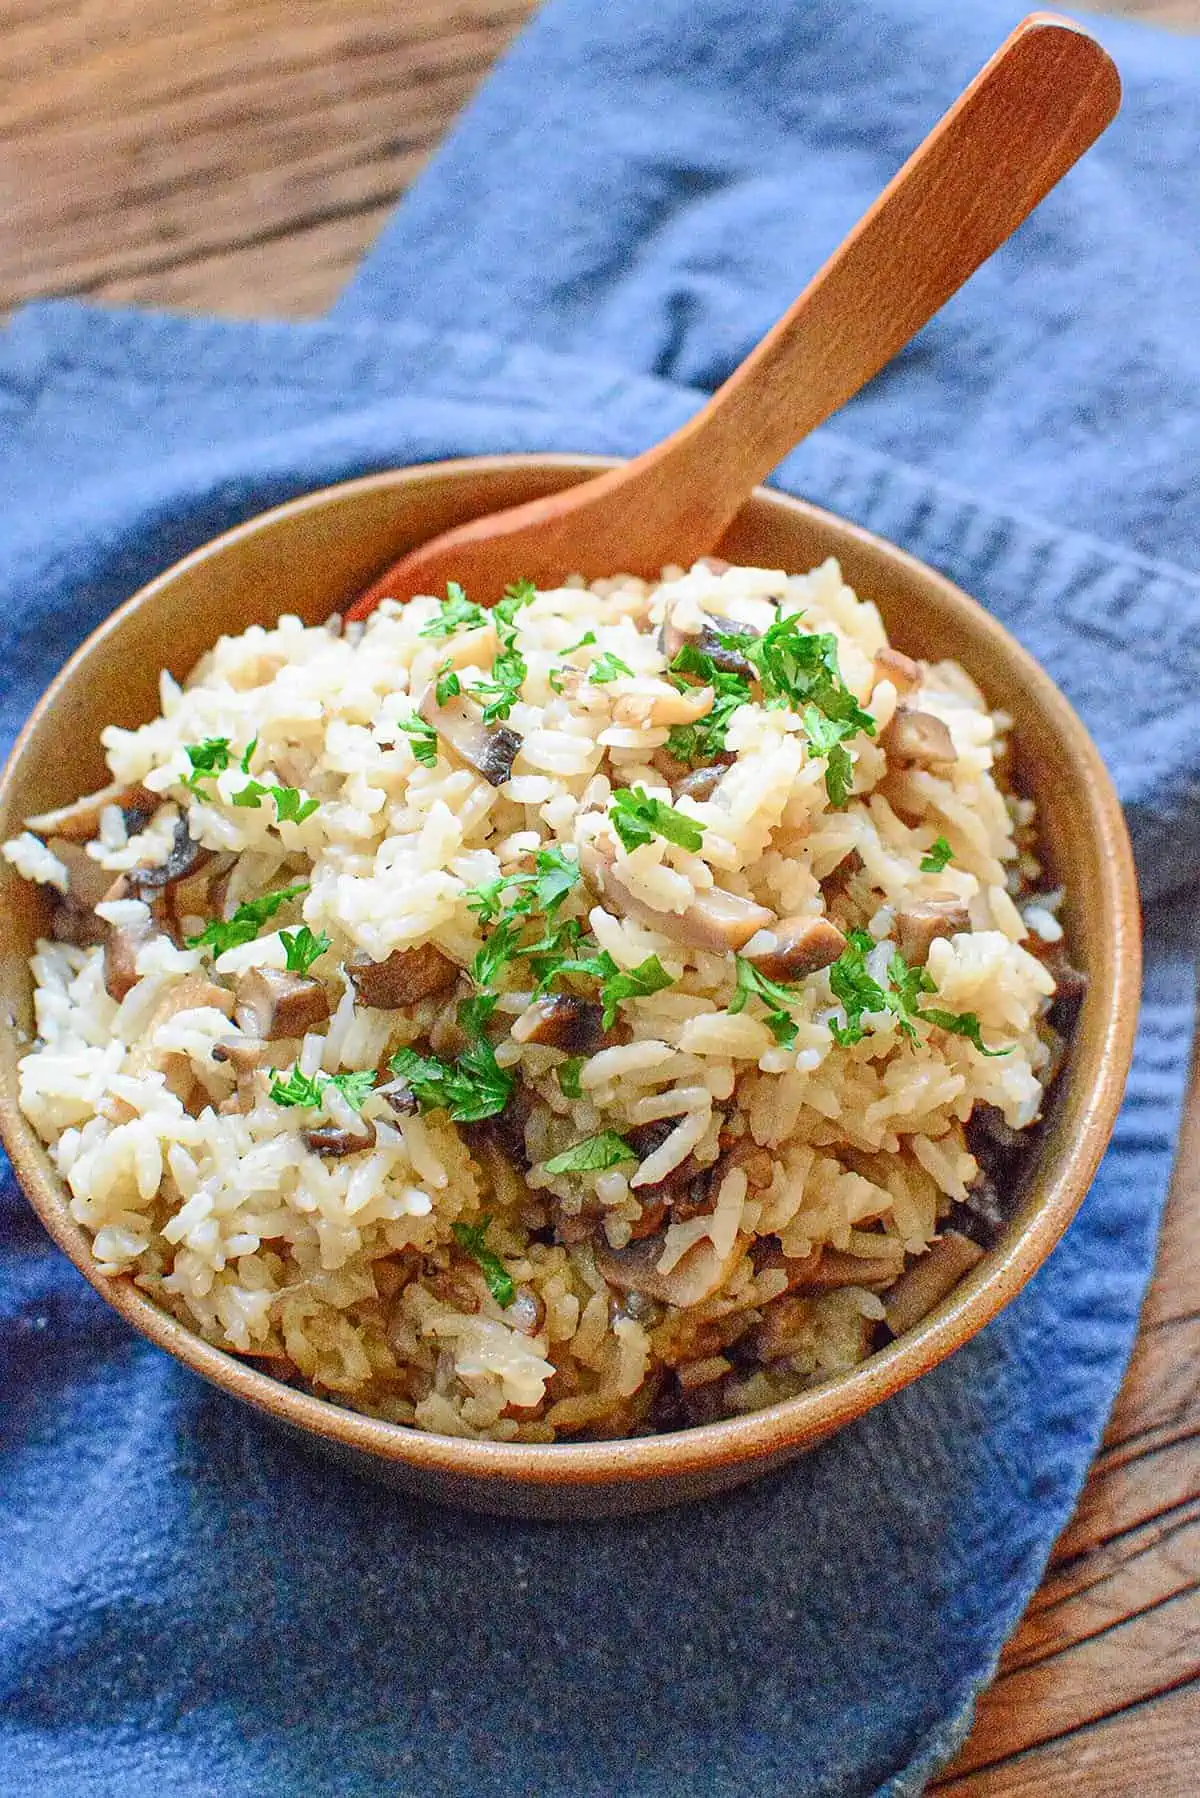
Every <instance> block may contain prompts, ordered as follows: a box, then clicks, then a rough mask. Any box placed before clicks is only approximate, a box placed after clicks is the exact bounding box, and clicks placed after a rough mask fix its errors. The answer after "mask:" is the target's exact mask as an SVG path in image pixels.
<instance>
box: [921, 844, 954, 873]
mask: <svg viewBox="0 0 1200 1798" xmlns="http://www.w3.org/2000/svg"><path fill="white" fill-rule="evenodd" d="M953 860H954V851H953V849H951V847H950V845H949V843H948V842H947V841H946V839H945V837H939V838H938V840H937V842H936V843H935V844H934V845H933V847H932V849H930V850H928V851H927V852H926V854H924V855H923V856H922V857H921V872H922V874H940V873H941V871H942V869H943V868H944V867H945V866H946V864H947V862H952V861H953Z"/></svg>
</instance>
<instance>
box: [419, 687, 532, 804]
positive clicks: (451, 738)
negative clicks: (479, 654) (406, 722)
mask: <svg viewBox="0 0 1200 1798" xmlns="http://www.w3.org/2000/svg"><path fill="white" fill-rule="evenodd" d="M417 709H418V711H419V712H420V714H421V716H422V718H424V720H425V722H426V724H432V726H433V728H434V730H436V732H437V734H438V736H439V737H440V738H441V739H442V742H443V743H444V744H445V745H446V747H447V749H451V750H453V751H454V754H455V755H456V756H458V758H459V760H460V761H464V762H466V763H467V764H468V765H469V766H470V767H472V768H474V769H475V771H476V773H478V774H482V775H483V778H484V779H485V780H486V781H488V782H489V783H490V784H491V785H492V786H493V787H502V786H503V785H504V783H505V781H506V780H509V779H511V777H512V770H513V763H514V761H515V760H516V758H517V753H518V751H519V750H520V747H521V738H520V735H519V734H518V732H517V731H515V730H510V729H509V727H508V725H507V724H485V723H484V721H483V712H482V710H481V708H480V707H479V706H477V705H476V704H475V702H474V701H473V700H471V699H468V698H467V696H466V694H465V693H459V694H456V695H455V696H454V697H453V698H451V699H447V701H446V702H445V704H444V705H439V704H438V699H437V691H436V689H435V688H434V687H433V686H429V687H426V689H425V692H424V694H423V695H422V697H421V703H420V705H419V706H418V708H417Z"/></svg>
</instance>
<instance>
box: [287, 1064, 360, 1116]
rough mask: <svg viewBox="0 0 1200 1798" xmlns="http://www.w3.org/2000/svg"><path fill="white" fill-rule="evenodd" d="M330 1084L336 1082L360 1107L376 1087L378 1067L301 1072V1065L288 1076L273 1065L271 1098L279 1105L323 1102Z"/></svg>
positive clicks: (344, 1093) (348, 1097)
mask: <svg viewBox="0 0 1200 1798" xmlns="http://www.w3.org/2000/svg"><path fill="white" fill-rule="evenodd" d="M327 1086H336V1087H337V1089H338V1091H339V1092H340V1093H341V1095H342V1097H343V1098H344V1099H345V1100H346V1101H347V1103H348V1104H349V1105H351V1106H352V1107H353V1109H354V1110H355V1111H361V1110H362V1108H363V1106H364V1105H365V1104H366V1102H367V1100H368V1098H369V1097H370V1095H371V1092H372V1091H373V1089H374V1086H375V1069H374V1068H365V1069H364V1070H363V1071H362V1072H361V1073H348V1074H322V1073H320V1072H317V1073H315V1074H302V1073H301V1072H300V1069H299V1068H293V1069H292V1071H291V1073H290V1074H289V1075H288V1076H287V1078H286V1079H284V1078H283V1077H282V1076H281V1075H279V1074H277V1073H276V1072H275V1070H274V1068H272V1069H271V1098H272V1099H273V1100H274V1101H275V1104H276V1105H283V1106H285V1107H288V1106H292V1105H320V1104H321V1103H322V1102H323V1101H324V1097H325V1088H326V1087H327Z"/></svg>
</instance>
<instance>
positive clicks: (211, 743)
mask: <svg viewBox="0 0 1200 1798" xmlns="http://www.w3.org/2000/svg"><path fill="white" fill-rule="evenodd" d="M184 754H185V755H186V756H187V759H188V761H189V762H190V763H191V764H192V772H191V773H190V774H188V775H186V776H185V777H184V782H183V784H184V786H185V787H190V788H191V790H192V792H193V793H195V794H196V795H197V796H198V797H199V798H201V799H205V798H207V795H206V793H205V792H204V789H203V782H204V781H206V780H215V779H216V777H217V775H218V774H223V773H224V772H225V770H226V768H228V766H229V763H230V761H231V759H232V758H231V756H230V753H229V738H228V737H206V738H205V739H204V741H203V743H185V744H184Z"/></svg>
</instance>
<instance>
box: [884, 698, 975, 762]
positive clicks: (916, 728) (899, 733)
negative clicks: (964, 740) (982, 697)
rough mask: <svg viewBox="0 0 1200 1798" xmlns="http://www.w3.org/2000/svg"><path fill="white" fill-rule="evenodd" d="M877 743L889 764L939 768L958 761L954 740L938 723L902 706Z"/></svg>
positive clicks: (922, 713)
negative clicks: (886, 755)
mask: <svg viewBox="0 0 1200 1798" xmlns="http://www.w3.org/2000/svg"><path fill="white" fill-rule="evenodd" d="M879 741H880V743H881V744H882V745H883V747H884V749H886V751H887V753H888V759H889V760H890V761H893V762H904V763H907V764H909V765H911V766H913V767H918V768H942V767H946V766H948V765H949V764H950V763H951V762H956V761H957V760H958V751H957V750H956V749H955V747H954V738H953V737H952V736H951V735H950V732H949V730H948V729H947V727H946V725H945V724H943V722H942V720H941V719H940V718H935V717H934V715H933V713H932V712H918V711H914V710H913V709H912V708H911V707H909V706H906V705H902V706H898V707H897V709H896V713H895V715H894V717H893V718H892V721H891V723H890V724H889V725H888V727H887V729H886V730H885V731H884V732H883V734H882V736H881V737H880V739H879Z"/></svg>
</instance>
